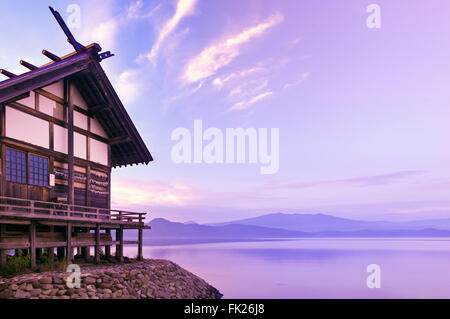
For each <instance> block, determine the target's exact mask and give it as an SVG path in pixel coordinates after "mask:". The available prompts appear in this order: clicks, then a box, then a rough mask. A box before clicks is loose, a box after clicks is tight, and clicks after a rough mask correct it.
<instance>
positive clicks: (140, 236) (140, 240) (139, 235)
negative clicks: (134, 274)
mask: <svg viewBox="0 0 450 319" xmlns="http://www.w3.org/2000/svg"><path fill="white" fill-rule="evenodd" d="M138 241H139V243H138V260H143V257H142V227H139V229H138Z"/></svg>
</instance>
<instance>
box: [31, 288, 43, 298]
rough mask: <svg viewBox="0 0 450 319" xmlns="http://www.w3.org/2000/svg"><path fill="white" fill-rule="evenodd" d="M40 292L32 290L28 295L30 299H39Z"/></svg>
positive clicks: (39, 290)
mask: <svg viewBox="0 0 450 319" xmlns="http://www.w3.org/2000/svg"><path fill="white" fill-rule="evenodd" d="M41 292H42V289H33V290H31V291H30V295H31V296H32V297H39V295H40V294H41Z"/></svg>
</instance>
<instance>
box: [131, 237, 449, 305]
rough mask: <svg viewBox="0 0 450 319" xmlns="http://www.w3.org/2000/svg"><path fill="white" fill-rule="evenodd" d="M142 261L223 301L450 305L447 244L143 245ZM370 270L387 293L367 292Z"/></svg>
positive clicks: (426, 241)
mask: <svg viewBox="0 0 450 319" xmlns="http://www.w3.org/2000/svg"><path fill="white" fill-rule="evenodd" d="M136 251H137V249H136V248H135V247H128V248H126V249H125V253H126V254H127V255H128V256H135V255H136ZM144 256H145V257H148V258H160V259H169V260H172V261H174V262H175V263H177V264H179V265H180V266H182V267H184V268H186V269H187V270H189V271H191V272H193V273H195V274H196V275H198V276H200V277H201V278H203V279H205V280H206V281H207V282H209V283H210V284H211V285H213V286H214V287H216V288H217V289H219V291H220V292H221V293H222V294H224V297H223V298H450V239H449V238H433V239H429V238H427V239H421V238H407V239H405V238H402V239H398V238H396V239H380V238H377V239H367V238H365V239H360V238H357V239H356V238H351V239H343V238H326V239H318V238H314V239H298V240H297V239H296V240H279V241H263V242H235V243H213V244H192V245H177V246H145V247H144ZM370 264H378V265H379V266H380V267H381V288H378V289H376V288H375V289H369V288H368V287H367V285H366V279H367V277H368V276H369V275H370V274H369V273H367V272H366V268H367V266H368V265H370Z"/></svg>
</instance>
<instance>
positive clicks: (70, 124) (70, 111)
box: [64, 79, 74, 205]
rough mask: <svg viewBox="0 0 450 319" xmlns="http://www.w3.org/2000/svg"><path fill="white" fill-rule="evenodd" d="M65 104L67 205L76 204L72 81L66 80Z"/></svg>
mask: <svg viewBox="0 0 450 319" xmlns="http://www.w3.org/2000/svg"><path fill="white" fill-rule="evenodd" d="M64 102H65V106H66V108H67V164H68V178H67V182H68V194H67V203H68V204H69V205H73V204H74V178H73V177H74V171H73V165H74V164H73V163H74V160H73V154H74V143H73V103H72V101H71V98H70V81H69V80H67V79H64Z"/></svg>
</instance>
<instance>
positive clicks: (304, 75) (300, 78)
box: [283, 72, 310, 89]
mask: <svg viewBox="0 0 450 319" xmlns="http://www.w3.org/2000/svg"><path fill="white" fill-rule="evenodd" d="M309 75H310V74H309V73H308V72H303V73H300V74H299V75H298V78H297V80H295V81H294V82H290V83H286V84H285V85H284V86H283V88H284V89H288V88H290V87H293V86H297V85H300V84H302V83H303V82H305V80H306V79H307V78H309Z"/></svg>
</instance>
